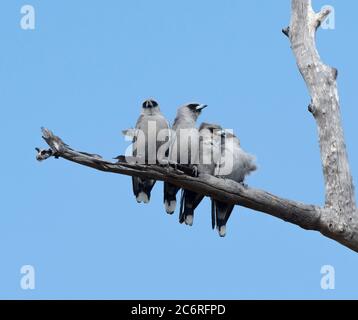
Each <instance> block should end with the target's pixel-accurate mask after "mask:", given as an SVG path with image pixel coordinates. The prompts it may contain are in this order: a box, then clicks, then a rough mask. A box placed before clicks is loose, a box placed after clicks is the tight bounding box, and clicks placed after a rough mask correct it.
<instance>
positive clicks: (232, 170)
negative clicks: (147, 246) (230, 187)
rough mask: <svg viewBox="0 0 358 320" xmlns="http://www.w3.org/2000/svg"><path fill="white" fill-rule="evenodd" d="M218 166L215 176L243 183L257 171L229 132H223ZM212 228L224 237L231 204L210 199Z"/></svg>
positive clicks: (250, 159) (248, 156)
mask: <svg viewBox="0 0 358 320" xmlns="http://www.w3.org/2000/svg"><path fill="white" fill-rule="evenodd" d="M223 137H224V139H223V143H222V148H221V151H222V152H221V159H220V164H219V165H218V166H216V168H215V173H214V174H215V175H216V176H217V177H222V178H225V179H231V180H234V181H236V182H239V183H243V182H244V179H245V177H246V176H247V175H249V174H250V173H251V172H253V171H255V170H256V169H257V167H256V164H255V159H254V157H253V156H252V155H250V154H248V153H246V152H245V151H244V150H243V149H242V148H241V146H240V141H239V139H238V138H237V137H236V136H235V135H234V134H232V133H230V132H225V131H224V132H223ZM211 204H212V207H211V210H212V227H213V229H214V228H215V226H216V228H217V230H218V232H219V235H220V237H225V235H226V224H227V222H228V220H229V218H230V215H231V212H232V211H233V209H234V205H233V204H228V203H225V202H220V201H217V200H214V199H212V202H211Z"/></svg>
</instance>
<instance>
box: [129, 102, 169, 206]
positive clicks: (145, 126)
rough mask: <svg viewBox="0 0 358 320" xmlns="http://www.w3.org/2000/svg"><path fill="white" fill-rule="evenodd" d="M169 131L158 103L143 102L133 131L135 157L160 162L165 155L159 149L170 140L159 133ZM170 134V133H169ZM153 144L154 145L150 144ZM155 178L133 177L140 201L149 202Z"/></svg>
mask: <svg viewBox="0 0 358 320" xmlns="http://www.w3.org/2000/svg"><path fill="white" fill-rule="evenodd" d="M163 130H166V131H167V132H169V125H168V121H167V120H166V119H165V117H164V116H163V114H162V113H161V112H160V107H159V105H158V103H157V102H156V101H155V100H153V99H149V100H146V101H144V102H143V105H142V112H141V115H140V117H139V118H138V121H137V124H136V127H135V130H132V131H133V153H132V155H133V157H134V159H136V161H137V162H141V163H158V162H159V163H160V162H161V161H162V160H163V159H164V158H165V155H161V158H159V156H160V155H159V153H158V150H160V149H161V148H162V147H163V145H165V144H167V145H168V146H167V148H169V142H168V141H167V142H166V141H161V140H160V139H158V134H159V133H160V132H163ZM167 135H169V133H167ZM151 144H152V147H150V145H151ZM155 182H156V181H155V180H152V179H142V178H139V177H132V185H133V193H134V195H135V197H136V200H137V202H138V203H141V202H143V203H148V202H149V201H150V195H151V191H152V189H153V186H154V184H155Z"/></svg>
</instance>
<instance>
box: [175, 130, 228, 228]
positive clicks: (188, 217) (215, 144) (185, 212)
mask: <svg viewBox="0 0 358 320" xmlns="http://www.w3.org/2000/svg"><path fill="white" fill-rule="evenodd" d="M221 134H222V128H221V126H219V125H216V124H211V123H202V124H201V125H200V128H199V136H200V141H199V163H198V165H197V170H198V174H199V175H201V174H209V175H213V174H214V173H215V167H216V165H217V163H218V162H219V161H220V156H221ZM203 198H204V196H203V195H201V194H198V193H195V192H193V191H189V190H183V191H182V195H181V200H180V210H179V222H180V223H183V222H185V224H186V225H189V226H192V225H193V220H194V210H195V209H196V208H197V206H198V205H199V204H200V202H201V201H202V200H203Z"/></svg>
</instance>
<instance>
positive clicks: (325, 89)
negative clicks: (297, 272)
mask: <svg viewBox="0 0 358 320" xmlns="http://www.w3.org/2000/svg"><path fill="white" fill-rule="evenodd" d="M328 14H329V11H327V10H326V11H322V12H319V13H315V12H314V11H313V9H312V6H311V0H292V18H291V23H290V26H289V27H288V28H287V29H285V30H283V31H284V33H285V34H286V35H287V36H288V37H289V39H290V41H291V47H292V50H293V53H294V55H295V57H296V60H297V65H298V68H299V70H300V72H301V74H302V76H303V78H304V80H305V82H306V84H307V87H308V90H309V93H310V95H311V104H310V106H309V111H310V112H311V113H312V114H313V116H314V118H315V120H316V122H317V127H318V135H319V142H320V149H321V158H322V166H323V173H324V178H325V188H326V201H325V205H324V207H322V208H320V207H317V206H313V205H306V204H302V203H299V202H296V201H291V200H286V199H282V198H280V197H277V196H274V195H272V194H270V193H268V192H265V191H262V190H257V189H252V188H248V187H245V186H243V185H240V184H238V183H236V182H234V181H231V180H225V179H221V178H217V177H213V176H209V175H201V176H199V177H194V176H192V175H190V174H188V173H187V172H183V171H182V170H178V169H177V168H173V167H170V166H158V165H139V164H135V165H130V164H128V163H125V162H124V161H121V162H118V163H112V162H109V161H106V160H103V159H102V158H101V157H100V156H98V155H93V154H89V153H86V152H79V151H75V150H73V149H71V148H70V147H69V146H68V145H66V144H65V143H64V142H63V141H62V140H61V139H60V138H59V137H57V136H55V135H54V134H53V133H52V132H51V131H49V130H47V129H43V138H44V139H45V141H46V142H47V144H48V145H49V146H50V149H49V150H40V149H38V155H37V159H38V160H45V159H47V158H49V157H52V156H54V157H56V158H58V157H61V158H64V159H67V160H70V161H73V162H76V163H79V164H82V165H85V166H88V167H91V168H95V169H98V170H101V171H106V172H112V173H118V174H124V175H129V176H138V177H142V178H149V179H155V180H161V181H166V182H170V183H172V184H174V185H176V186H178V187H181V188H185V189H188V190H191V191H195V192H197V193H200V194H203V195H206V196H211V197H213V198H215V199H217V200H220V201H224V202H228V203H233V204H238V205H241V206H244V207H247V208H250V209H253V210H256V211H261V212H264V213H268V214H270V215H272V216H275V217H277V218H280V219H282V220H285V221H287V222H290V223H293V224H296V225H298V226H300V227H302V228H304V229H307V230H315V231H319V232H321V233H322V234H323V235H325V236H327V237H329V238H331V239H334V240H336V241H338V242H339V243H341V244H343V245H345V246H346V247H348V248H350V249H352V250H354V251H356V252H358V212H357V208H356V203H355V195H354V187H353V182H352V176H351V173H350V168H349V163H348V157H347V151H346V146H345V142H344V135H343V129H342V124H341V115H340V108H339V98H338V91H337V84H336V79H337V73H338V72H337V70H336V69H334V68H331V67H329V66H327V65H325V64H323V63H322V62H321V59H320V57H319V54H318V52H317V49H316V44H315V35H316V30H317V28H318V27H319V26H320V24H321V22H322V21H323V20H324V19H325V18H326V17H327V15H328Z"/></svg>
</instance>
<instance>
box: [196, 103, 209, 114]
mask: <svg viewBox="0 0 358 320" xmlns="http://www.w3.org/2000/svg"><path fill="white" fill-rule="evenodd" d="M207 106H208V105H207V104H200V105H198V106H197V107H196V111H198V112H200V111H202V110H203V109H205V108H206V107H207Z"/></svg>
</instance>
